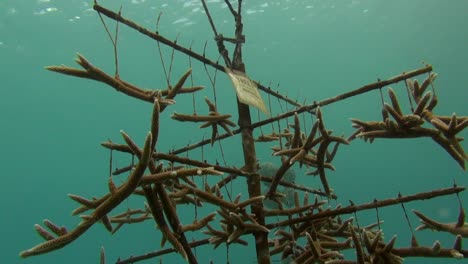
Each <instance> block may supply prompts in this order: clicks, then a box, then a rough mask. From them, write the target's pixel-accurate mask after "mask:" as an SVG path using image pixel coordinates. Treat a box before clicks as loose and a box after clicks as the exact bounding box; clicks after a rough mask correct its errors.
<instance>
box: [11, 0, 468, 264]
mask: <svg viewBox="0 0 468 264" xmlns="http://www.w3.org/2000/svg"><path fill="white" fill-rule="evenodd" d="M201 2H202V4H203V8H204V11H205V14H206V17H207V18H208V20H209V23H210V25H211V28H212V31H213V33H214V36H215V37H214V40H215V43H216V46H217V50H218V51H219V54H220V55H219V56H220V57H219V58H220V59H221V60H222V61H223V62H224V63H223V64H219V63H218V62H215V61H213V60H210V59H209V58H207V57H206V55H205V52H203V54H199V53H197V52H195V51H193V50H192V49H191V47H189V48H188V47H184V46H182V45H179V44H178V43H177V41H171V40H168V39H167V38H165V37H164V36H163V35H161V34H160V33H159V31H150V30H148V29H146V28H143V27H141V26H139V25H138V24H136V23H135V22H133V21H131V20H129V19H127V18H125V17H123V16H122V14H121V12H120V11H118V12H114V11H111V10H109V9H107V8H105V7H103V6H101V5H99V4H98V3H97V2H96V1H95V2H94V6H93V8H94V10H95V11H96V12H97V14H98V15H99V17H100V18H101V20H102V22H103V25H104V27H105V29H106V32H107V33H108V35H109V37H110V39H111V40H112V44H113V46H114V55H115V67H116V72H115V74H114V76H111V75H109V74H107V73H105V72H104V71H102V70H101V69H99V68H97V67H95V66H93V65H92V64H91V63H90V62H89V61H88V60H87V59H86V58H85V57H83V56H82V55H78V57H77V59H76V62H77V63H78V64H79V65H80V66H81V67H82V69H77V68H70V67H66V66H50V67H47V69H48V70H50V71H54V72H58V73H61V74H65V75H71V76H75V77H80V78H87V79H92V80H94V81H98V82H103V83H105V84H107V85H109V86H111V87H113V88H114V89H116V90H117V91H119V92H122V93H124V94H125V95H127V96H130V97H134V98H136V99H139V100H141V101H145V102H148V103H150V104H152V117H151V120H150V130H149V132H147V136H146V139H145V141H144V143H143V144H142V145H138V144H137V143H136V142H135V141H133V140H132V138H131V137H130V135H128V134H126V133H125V132H123V131H121V134H122V137H123V143H121V144H119V143H116V142H113V141H106V142H104V143H102V146H103V147H104V148H107V149H110V152H111V157H112V152H123V153H128V154H129V155H132V156H134V157H136V158H137V159H138V161H137V162H132V164H131V165H129V166H128V167H125V168H121V169H118V170H113V169H112V164H111V169H110V176H109V178H108V193H107V194H105V195H102V196H101V197H97V198H85V197H82V196H79V195H74V194H70V195H69V197H70V198H71V199H72V200H74V201H75V202H77V203H78V204H79V207H78V208H77V209H76V210H74V211H73V215H80V217H81V219H82V221H81V223H80V224H78V225H77V226H75V227H73V228H72V229H67V228H65V227H63V226H59V225H56V224H54V223H52V222H51V221H49V220H44V222H43V226H41V225H35V229H36V231H37V232H38V233H39V234H40V235H41V237H42V238H43V239H44V240H45V241H44V242H42V243H40V244H38V245H36V246H34V247H32V248H30V249H27V250H24V251H22V252H21V253H20V256H21V257H23V258H27V257H31V256H36V255H40V254H45V253H49V252H52V251H54V250H57V249H59V248H62V247H65V246H67V245H68V244H70V243H72V242H73V241H75V240H76V239H78V238H79V237H80V236H81V235H83V234H84V233H85V232H87V231H88V230H89V229H90V227H92V226H93V225H95V224H97V223H102V224H103V225H104V226H105V228H106V229H107V230H108V231H109V232H111V233H115V232H117V231H118V230H119V229H120V228H121V227H122V226H124V225H126V224H133V223H140V222H144V221H154V222H155V223H156V225H157V227H158V228H157V229H154V230H153V232H161V233H162V241H161V247H162V249H161V250H158V251H154V252H149V253H147V254H144V255H140V256H131V257H128V256H127V257H126V256H121V259H119V260H117V261H116V262H115V263H119V264H123V263H136V262H138V261H142V260H146V259H150V258H155V257H158V256H163V255H165V254H174V253H175V254H180V255H181V256H182V257H183V258H184V259H185V260H186V261H187V262H189V263H198V261H199V260H198V259H197V255H196V252H195V250H194V249H195V248H196V247H201V246H205V247H208V246H211V247H214V248H215V249H220V248H219V246H222V247H223V248H225V247H224V246H226V245H229V244H240V245H247V241H246V239H247V238H248V237H249V236H251V237H252V239H253V241H255V253H256V258H257V259H256V261H257V262H258V263H262V264H265V263H272V261H273V259H281V260H283V261H284V263H327V264H338V263H359V264H364V263H402V262H403V259H408V258H411V257H425V258H457V259H459V258H465V257H468V251H467V250H465V249H463V247H462V240H463V238H466V237H468V229H467V225H466V224H465V213H464V209H463V207H462V203H461V199H460V197H459V193H460V192H462V191H464V190H465V188H464V187H461V186H457V185H456V184H454V185H453V186H452V187H450V188H445V189H436V190H429V191H427V192H421V193H416V194H412V195H406V196H403V195H401V194H399V195H396V196H395V197H390V198H388V197H387V198H385V197H384V198H381V199H379V200H377V199H374V200H372V201H369V202H368V203H363V204H354V203H352V202H351V204H350V205H349V206H341V205H338V206H332V205H331V204H330V203H329V200H332V199H336V198H337V197H338V194H337V193H335V192H334V191H333V189H332V186H330V184H329V183H328V181H327V172H329V171H330V170H335V167H334V166H333V164H332V162H333V159H334V157H335V155H336V154H337V151H338V148H339V146H340V145H349V144H350V143H351V142H352V141H353V140H357V139H363V140H364V141H368V142H370V143H372V142H373V141H374V140H379V139H380V138H386V139H392V140H397V139H402V138H427V139H428V140H427V142H428V144H430V141H431V140H432V141H433V142H435V143H436V144H437V145H438V146H439V147H440V148H442V149H444V150H445V152H446V153H447V154H448V155H450V157H451V158H453V160H454V161H455V162H456V163H454V164H458V165H459V166H460V167H461V169H463V170H465V164H466V160H467V159H468V155H466V154H465V151H464V150H463V147H462V145H461V144H460V142H461V141H462V140H463V138H461V137H460V136H459V134H460V132H461V131H463V130H464V129H465V128H466V127H467V126H468V117H466V116H457V115H455V114H453V115H452V116H440V115H437V114H436V113H435V108H436V107H437V100H438V99H437V96H436V92H435V91H436V90H435V84H434V80H435V79H436V77H437V74H436V73H434V72H433V69H432V66H430V65H426V66H424V67H423V68H420V69H416V70H412V71H407V72H405V73H403V74H401V75H398V76H395V77H393V78H389V79H387V80H379V81H378V82H375V83H371V84H368V85H365V86H363V87H361V88H359V89H356V90H352V91H349V92H346V93H343V94H341V95H338V96H335V97H332V98H329V99H326V100H323V101H319V102H313V103H312V104H306V105H301V104H299V103H297V101H294V100H291V99H289V98H288V97H286V96H283V95H281V94H280V93H278V92H276V91H273V90H272V89H270V88H269V87H265V86H263V85H261V84H259V83H258V82H255V81H252V80H250V79H249V77H248V76H247V75H246V73H245V65H244V62H243V58H242V46H243V44H244V43H245V37H244V35H243V19H242V1H241V0H238V1H237V2H236V4H235V5H233V4H232V3H231V2H230V1H228V0H225V3H226V5H227V7H228V9H229V11H230V13H231V14H232V17H233V19H234V21H235V29H234V37H232V38H228V37H225V36H223V35H222V34H220V33H218V31H217V30H216V26H215V25H216V23H215V22H214V21H213V19H212V17H211V15H210V12H209V9H208V8H207V5H206V3H205V1H204V0H202V1H201ZM104 17H107V19H110V20H113V21H116V22H117V23H116V24H117V27H116V30H115V34H112V33H111V32H110V31H109V29H108V27H107V26H106V24H105V19H104ZM158 24H159V18H158ZM119 25H124V26H127V27H129V28H131V29H134V30H136V31H137V32H138V34H143V35H145V36H147V37H149V38H150V39H152V41H155V42H156V43H157V45H158V47H159V51H160V52H161V46H162V45H165V46H167V47H169V48H170V49H172V52H173V53H174V52H176V53H180V54H185V55H186V56H187V57H188V58H189V60H190V62H191V63H192V62H193V61H195V62H197V63H200V64H201V65H203V66H204V67H205V68H210V67H211V68H214V69H216V71H219V72H221V73H223V72H224V73H226V74H227V76H228V77H229V78H230V80H231V81H232V84H233V86H234V88H235V90H236V94H237V109H238V113H236V114H237V117H238V122H237V123H236V122H234V121H232V120H231V117H232V116H233V115H232V114H229V113H222V112H221V111H223V109H222V108H223V107H222V105H220V104H217V100H216V96H214V98H213V99H209V98H207V97H204V98H200V97H201V96H198V97H197V92H199V91H200V90H202V89H203V88H204V87H203V86H194V85H192V86H190V87H187V86H184V84H185V83H187V79H188V78H189V77H190V76H191V74H192V70H191V69H189V70H187V71H186V72H185V73H184V74H183V75H182V76H181V77H180V79H179V80H178V81H177V83H175V84H174V85H173V86H172V85H168V87H167V88H165V89H163V90H149V89H142V88H139V87H137V86H136V85H134V84H131V83H130V82H128V81H125V80H123V79H122V78H120V76H119V72H118V61H117V35H118V26H119ZM113 35H114V36H113ZM226 46H229V47H231V46H232V47H233V50H232V55H230V53H229V52H228V50H227V48H226ZM205 48H206V45H205ZM161 60H162V59H161ZM172 63H173V61H172V60H171V66H172ZM163 64H164V63H163ZM163 66H164V65H163ZM169 74H170V72H169ZM207 74H208V71H207ZM167 75H168V73H167V72H166V78H167V80H166V81H167V83H170V82H169V78H168V77H167ZM423 75H425V76H426V77H424V76H423ZM418 76H423V78H424V80H423V81H422V82H420V81H418V80H417V79H414V78H415V77H418ZM210 80H212V84H214V81H213V79H212V78H210ZM398 82H402V83H404V84H405V86H406V88H407V89H406V91H401V92H399V93H406V94H403V96H404V98H406V97H408V98H409V99H410V106H409V108H410V111H405V110H404V109H403V108H404V107H402V105H401V104H400V102H399V100H398V96H397V92H396V91H395V90H393V89H392V88H390V87H388V86H389V85H391V84H395V83H398ZM213 88H215V85H213ZM374 90H380V91H381V98H382V112H381V115H382V119H381V120H374V121H363V120H360V119H356V118H352V119H351V122H352V125H353V127H354V128H355V129H356V130H355V132H354V133H352V134H351V135H350V136H348V137H343V136H336V135H334V134H332V132H331V130H329V127H327V122H326V118H325V117H326V111H325V110H326V107H325V106H328V107H329V105H331V104H333V103H335V102H338V101H341V100H345V99H348V98H350V97H354V96H358V95H361V94H364V93H367V92H369V91H374ZM183 94H191V95H192V96H193V101H194V102H195V101H202V102H203V101H204V103H206V105H207V109H208V112H207V113H201V114H198V113H196V112H195V111H194V113H193V114H184V113H179V112H176V111H175V109H177V103H176V101H175V98H176V96H179V95H180V96H183ZM261 94H263V95H264V96H268V98H274V99H275V101H276V100H277V101H278V103H281V104H288V105H289V106H292V107H293V108H294V109H293V110H291V111H283V112H282V113H280V114H278V115H275V116H272V117H267V118H266V119H262V120H260V121H258V122H252V120H251V113H250V111H251V110H252V109H259V110H260V111H263V112H269V111H271V104H272V103H271V100H269V104H267V105H268V108H267V107H266V106H265V104H264V103H263V101H262V97H261ZM400 96H402V95H401V94H400ZM403 96H402V97H403ZM234 101H235V100H231V102H234ZM166 109H171V110H170V111H171V112H172V115H171V116H170V117H171V118H172V121H171V119H169V121H168V122H186V123H187V124H185V125H187V126H188V127H190V128H191V129H198V128H197V126H199V128H200V129H208V131H210V133H209V134H210V138H209V139H203V140H202V141H200V142H197V143H194V144H191V145H187V146H184V147H181V148H179V149H174V150H172V151H170V152H167V153H164V152H160V151H159V149H158V141H159V140H169V139H160V138H159V132H160V127H161V126H163V125H164V126H165V127H168V126H170V124H161V121H160V116H161V115H164V114H168V111H165V110H166ZM200 109H203V110H204V109H206V108H205V107H201V108H200ZM289 109H291V107H290V108H289ZM194 110H195V107H194ZM200 111H201V110H199V112H200ZM379 115H380V114H379ZM303 116H307V117H308V118H312V120H313V124H312V125H311V126H308V127H307V126H306V124H305V122H301V117H303ZM191 123H197V124H195V125H192V124H191ZM270 127H271V131H270ZM264 130H268V131H270V133H264ZM254 131H255V134H256V135H258V136H257V137H256V138H255V137H254ZM306 131H307V132H306ZM239 134H240V135H239ZM227 138H233V139H235V140H238V142H241V143H242V144H241V146H242V150H241V149H240V145H239V150H238V151H239V152H240V151H242V152H241V153H242V154H241V155H242V156H243V158H244V164H242V165H241V166H238V165H237V166H236V164H229V163H227V164H226V165H224V166H223V165H220V164H219V163H218V162H213V163H210V162H209V160H208V161H207V160H204V159H203V157H202V158H201V159H191V158H189V157H188V156H187V155H186V154H187V153H189V152H190V151H193V150H195V149H198V150H200V149H203V148H212V147H213V145H214V144H215V143H218V142H219V143H220V144H221V142H223V141H224V140H225V139H227ZM188 140H189V138H187V141H188ZM178 142H180V139H178ZM264 142H269V143H271V144H275V145H274V147H272V150H273V156H276V157H277V158H276V160H277V164H271V163H263V164H260V163H259V162H258V157H257V156H256V149H257V148H262V147H265V146H266V144H265V143H264ZM269 147H270V146H269ZM350 147H352V146H350ZM111 162H112V158H111ZM294 166H296V168H297V167H299V166H300V167H305V168H308V169H309V170H310V171H308V172H307V173H306V174H308V175H316V176H317V177H318V178H319V179H320V182H321V186H315V187H317V188H313V187H312V186H305V185H300V184H298V183H297V182H298V181H297V180H298V179H300V178H301V177H305V176H304V175H300V174H298V175H296V173H295V172H294ZM125 173H126V174H128V177H126V178H125V180H124V182H123V183H122V184H120V185H116V183H115V182H114V180H113V177H114V175H118V174H120V175H122V174H124V175H125ZM220 175H222V176H220ZM207 179H211V182H213V181H214V180H215V179H216V181H217V183H215V184H211V185H210V184H209V183H208V182H209V181H207ZM233 182H236V183H237V185H239V184H240V185H242V186H244V190H247V191H248V197H242V198H241V196H240V195H238V196H237V197H235V196H232V193H230V192H229V188H226V187H227V186H228V185H229V184H232V183H233ZM244 193H245V192H244ZM445 195H452V196H456V198H457V199H458V203H459V206H460V207H459V208H460V211H459V216H458V219H456V221H455V222H454V223H441V222H438V221H437V220H435V219H431V218H429V217H427V216H426V215H424V213H422V212H419V211H416V210H414V211H413V213H414V214H415V215H416V216H417V217H418V218H419V219H420V221H421V225H420V226H419V227H417V228H416V230H423V229H431V230H436V231H440V232H447V233H450V234H452V235H453V237H454V243H453V246H451V247H443V246H442V245H441V243H440V242H439V240H437V239H434V242H433V244H432V245H421V244H419V243H418V241H417V239H416V235H415V233H414V232H413V231H411V234H412V236H411V237H412V239H411V241H410V243H409V246H407V247H397V244H396V243H395V241H396V236H393V237H391V236H390V237H385V238H384V237H383V229H382V227H381V221H380V220H378V221H377V222H376V223H373V224H370V225H368V226H360V225H359V224H358V223H357V221H356V220H355V219H356V218H355V216H356V214H355V213H356V212H359V211H363V210H369V209H373V210H376V209H378V208H382V207H387V206H402V208H403V210H404V214H405V216H406V219H407V220H408V224H409V225H410V226H411V224H410V221H409V218H408V214H409V212H408V214H407V211H406V209H405V204H406V203H408V202H411V201H416V200H427V199H434V198H437V197H440V196H445ZM130 196H138V197H140V199H141V198H144V199H145V202H144V203H142V205H141V207H140V208H133V209H132V208H128V209H127V210H126V211H124V212H115V211H117V207H118V206H119V205H120V204H121V203H122V202H123V201H125V200H126V199H127V198H129V197H130ZM244 196H245V195H244ZM202 206H203V207H204V208H208V209H210V210H209V211H211V213H208V214H207V215H204V216H197V215H195V217H194V218H193V219H186V218H185V219H182V218H181V217H180V213H181V211H182V210H186V208H187V207H190V208H195V210H196V208H197V207H202ZM84 213H86V214H85V215H83V214H84ZM350 214H351V215H353V214H354V217H349V215H350ZM377 219H378V218H377ZM411 230H413V229H411ZM193 232H196V233H195V234H197V236H196V237H197V240H194V239H192V235H191V234H192V233H193ZM435 235H437V233H434V236H435ZM189 239H190V242H189ZM246 250H253V249H251V248H250V247H249V248H246ZM347 252H348V253H351V254H347ZM100 261H101V263H105V262H106V260H105V253H104V249H101V260H100ZM228 261H229V260H228ZM212 262H213V263H214V261H212ZM223 262H226V260H224V261H223Z"/></svg>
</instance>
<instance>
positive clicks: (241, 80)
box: [225, 68, 269, 115]
mask: <svg viewBox="0 0 468 264" xmlns="http://www.w3.org/2000/svg"><path fill="white" fill-rule="evenodd" d="M225 70H226V73H227V74H228V75H229V78H230V79H231V81H232V84H233V85H234V89H235V90H236V93H237V98H239V101H240V102H241V103H244V104H247V105H250V106H253V107H256V108H257V109H259V110H260V111H262V112H263V113H265V114H267V115H269V113H268V111H267V109H266V107H265V104H264V103H263V99H262V97H261V96H260V93H259V92H258V88H257V84H256V83H255V82H253V81H252V80H250V79H249V77H248V76H247V75H246V74H245V73H243V72H240V71H236V70H231V69H229V68H225Z"/></svg>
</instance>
